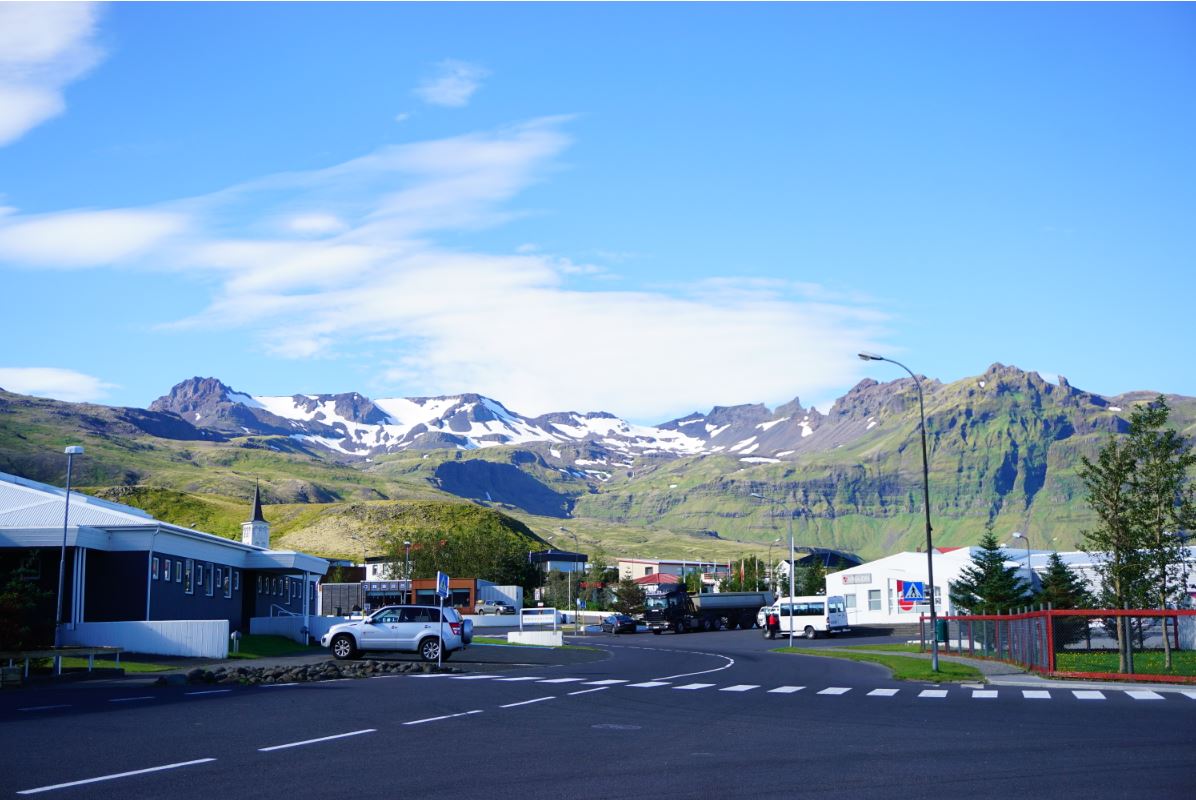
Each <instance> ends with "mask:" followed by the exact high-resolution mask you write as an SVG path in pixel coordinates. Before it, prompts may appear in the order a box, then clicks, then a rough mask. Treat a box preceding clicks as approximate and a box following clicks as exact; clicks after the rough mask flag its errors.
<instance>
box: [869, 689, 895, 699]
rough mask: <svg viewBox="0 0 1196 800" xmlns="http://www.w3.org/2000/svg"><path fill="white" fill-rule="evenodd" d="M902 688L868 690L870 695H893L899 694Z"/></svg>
mask: <svg viewBox="0 0 1196 800" xmlns="http://www.w3.org/2000/svg"><path fill="white" fill-rule="evenodd" d="M899 691H901V690H900V689H873V690H872V691H870V692H868V697H892V696H893V695H895V694H897V693H898V692H899Z"/></svg>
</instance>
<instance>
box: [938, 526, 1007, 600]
mask: <svg viewBox="0 0 1196 800" xmlns="http://www.w3.org/2000/svg"><path fill="white" fill-rule="evenodd" d="M1006 560H1007V558H1006V554H1005V550H1004V549H1003V548H1002V547H1001V545H1000V544H998V543H997V537H996V534H994V533H993V532H992V531H988V532H987V533H985V534H984V536H983V537H982V538H981V539H980V552H978V553H974V554H973V555H972V563H971V565H969V566H967V567H965V568H964V569H963V571H962V572H960V576H959V580H957V581H955V582H954V583H952V584H951V586H950V591H951V602H952V603H953V604H954V605H955V607H956V608H962V609H966V610H967V611H968V613H971V614H1004V613H1006V612H1007V611H1009V610H1010V609H1011V608H1013V607H1015V606H1018V605H1022V604H1024V603H1025V602H1026V599H1027V598H1026V595H1027V593H1028V592H1027V588H1028V587H1027V585H1026V582H1025V581H1023V580H1022V579H1021V578H1019V577H1017V570H1018V568H1017V567H1008V566H1006V565H1005V562H1006ZM927 592H928V593H929V590H927Z"/></svg>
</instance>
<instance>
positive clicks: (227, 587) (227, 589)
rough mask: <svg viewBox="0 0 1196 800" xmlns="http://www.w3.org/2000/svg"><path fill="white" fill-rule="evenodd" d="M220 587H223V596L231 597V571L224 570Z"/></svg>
mask: <svg viewBox="0 0 1196 800" xmlns="http://www.w3.org/2000/svg"><path fill="white" fill-rule="evenodd" d="M221 585H222V586H223V587H224V596H225V597H232V596H233V571H232V570H231V569H226V570H225V571H224V583H223V584H221Z"/></svg>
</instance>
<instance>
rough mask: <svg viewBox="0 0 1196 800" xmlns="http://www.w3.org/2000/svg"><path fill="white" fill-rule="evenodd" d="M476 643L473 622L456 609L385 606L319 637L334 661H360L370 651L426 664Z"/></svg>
mask: <svg viewBox="0 0 1196 800" xmlns="http://www.w3.org/2000/svg"><path fill="white" fill-rule="evenodd" d="M472 640H473V623H472V622H471V621H470V620H467V619H464V618H463V617H462V616H461V614H460V613H459V612H458V611H457V609H455V608H446V609H444V616H443V618H442V617H441V611H440V609H439V608H437V607H435V606H385V607H383V608H380V609H378V610H377V611H375V612H374V613H373V614H370V615H369V616H367V617H365V618H364V619H359V620H354V621H352V622H345V623H342V624H340V625H333V626H332V627H331V628H329V629H328V633H326V634H324V635H323V636H321V637H320V645H321V646H322V647H327V648H328V649H329V650H330V651H331V652H332V655H333V657H334V658H336V659H339V660H342V661H343V660H345V659H348V658H358V657H360V656H361V654H362V653H365V652H368V651H371V650H392V651H397V652H401V653H419V657H420V658H422V659H423V660H424V661H435V660H436V659H437V658H438V657H439V658H441V659H447V658H448V657H449V656H450V655H452V654H453V653H455V652H456V651H457V650H462V649H464V648H465V647H467V646H468V645H469V643H470V642H471V641H472Z"/></svg>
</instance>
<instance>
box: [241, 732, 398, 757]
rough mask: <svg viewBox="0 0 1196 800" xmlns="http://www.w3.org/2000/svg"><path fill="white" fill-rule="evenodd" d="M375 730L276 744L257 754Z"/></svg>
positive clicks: (264, 748) (259, 750) (260, 750)
mask: <svg viewBox="0 0 1196 800" xmlns="http://www.w3.org/2000/svg"><path fill="white" fill-rule="evenodd" d="M377 730H378V729H377V728H365V729H364V730H360V731H349V732H348V733H336V734H333V735H332V736H321V737H320V738H318V739H304V740H303V741H301V742H287V743H286V744H276V745H274V746H273V747H259V748H258V749H257V751H258V752H259V753H269V752H271V751H273V750H286V749H287V748H288V747H302V746H303V745H305V744H315V743H316V742H330V741H332V740H333V739H344V738H346V737H348V736H360V735H361V734H363V733H376V732H377Z"/></svg>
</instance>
